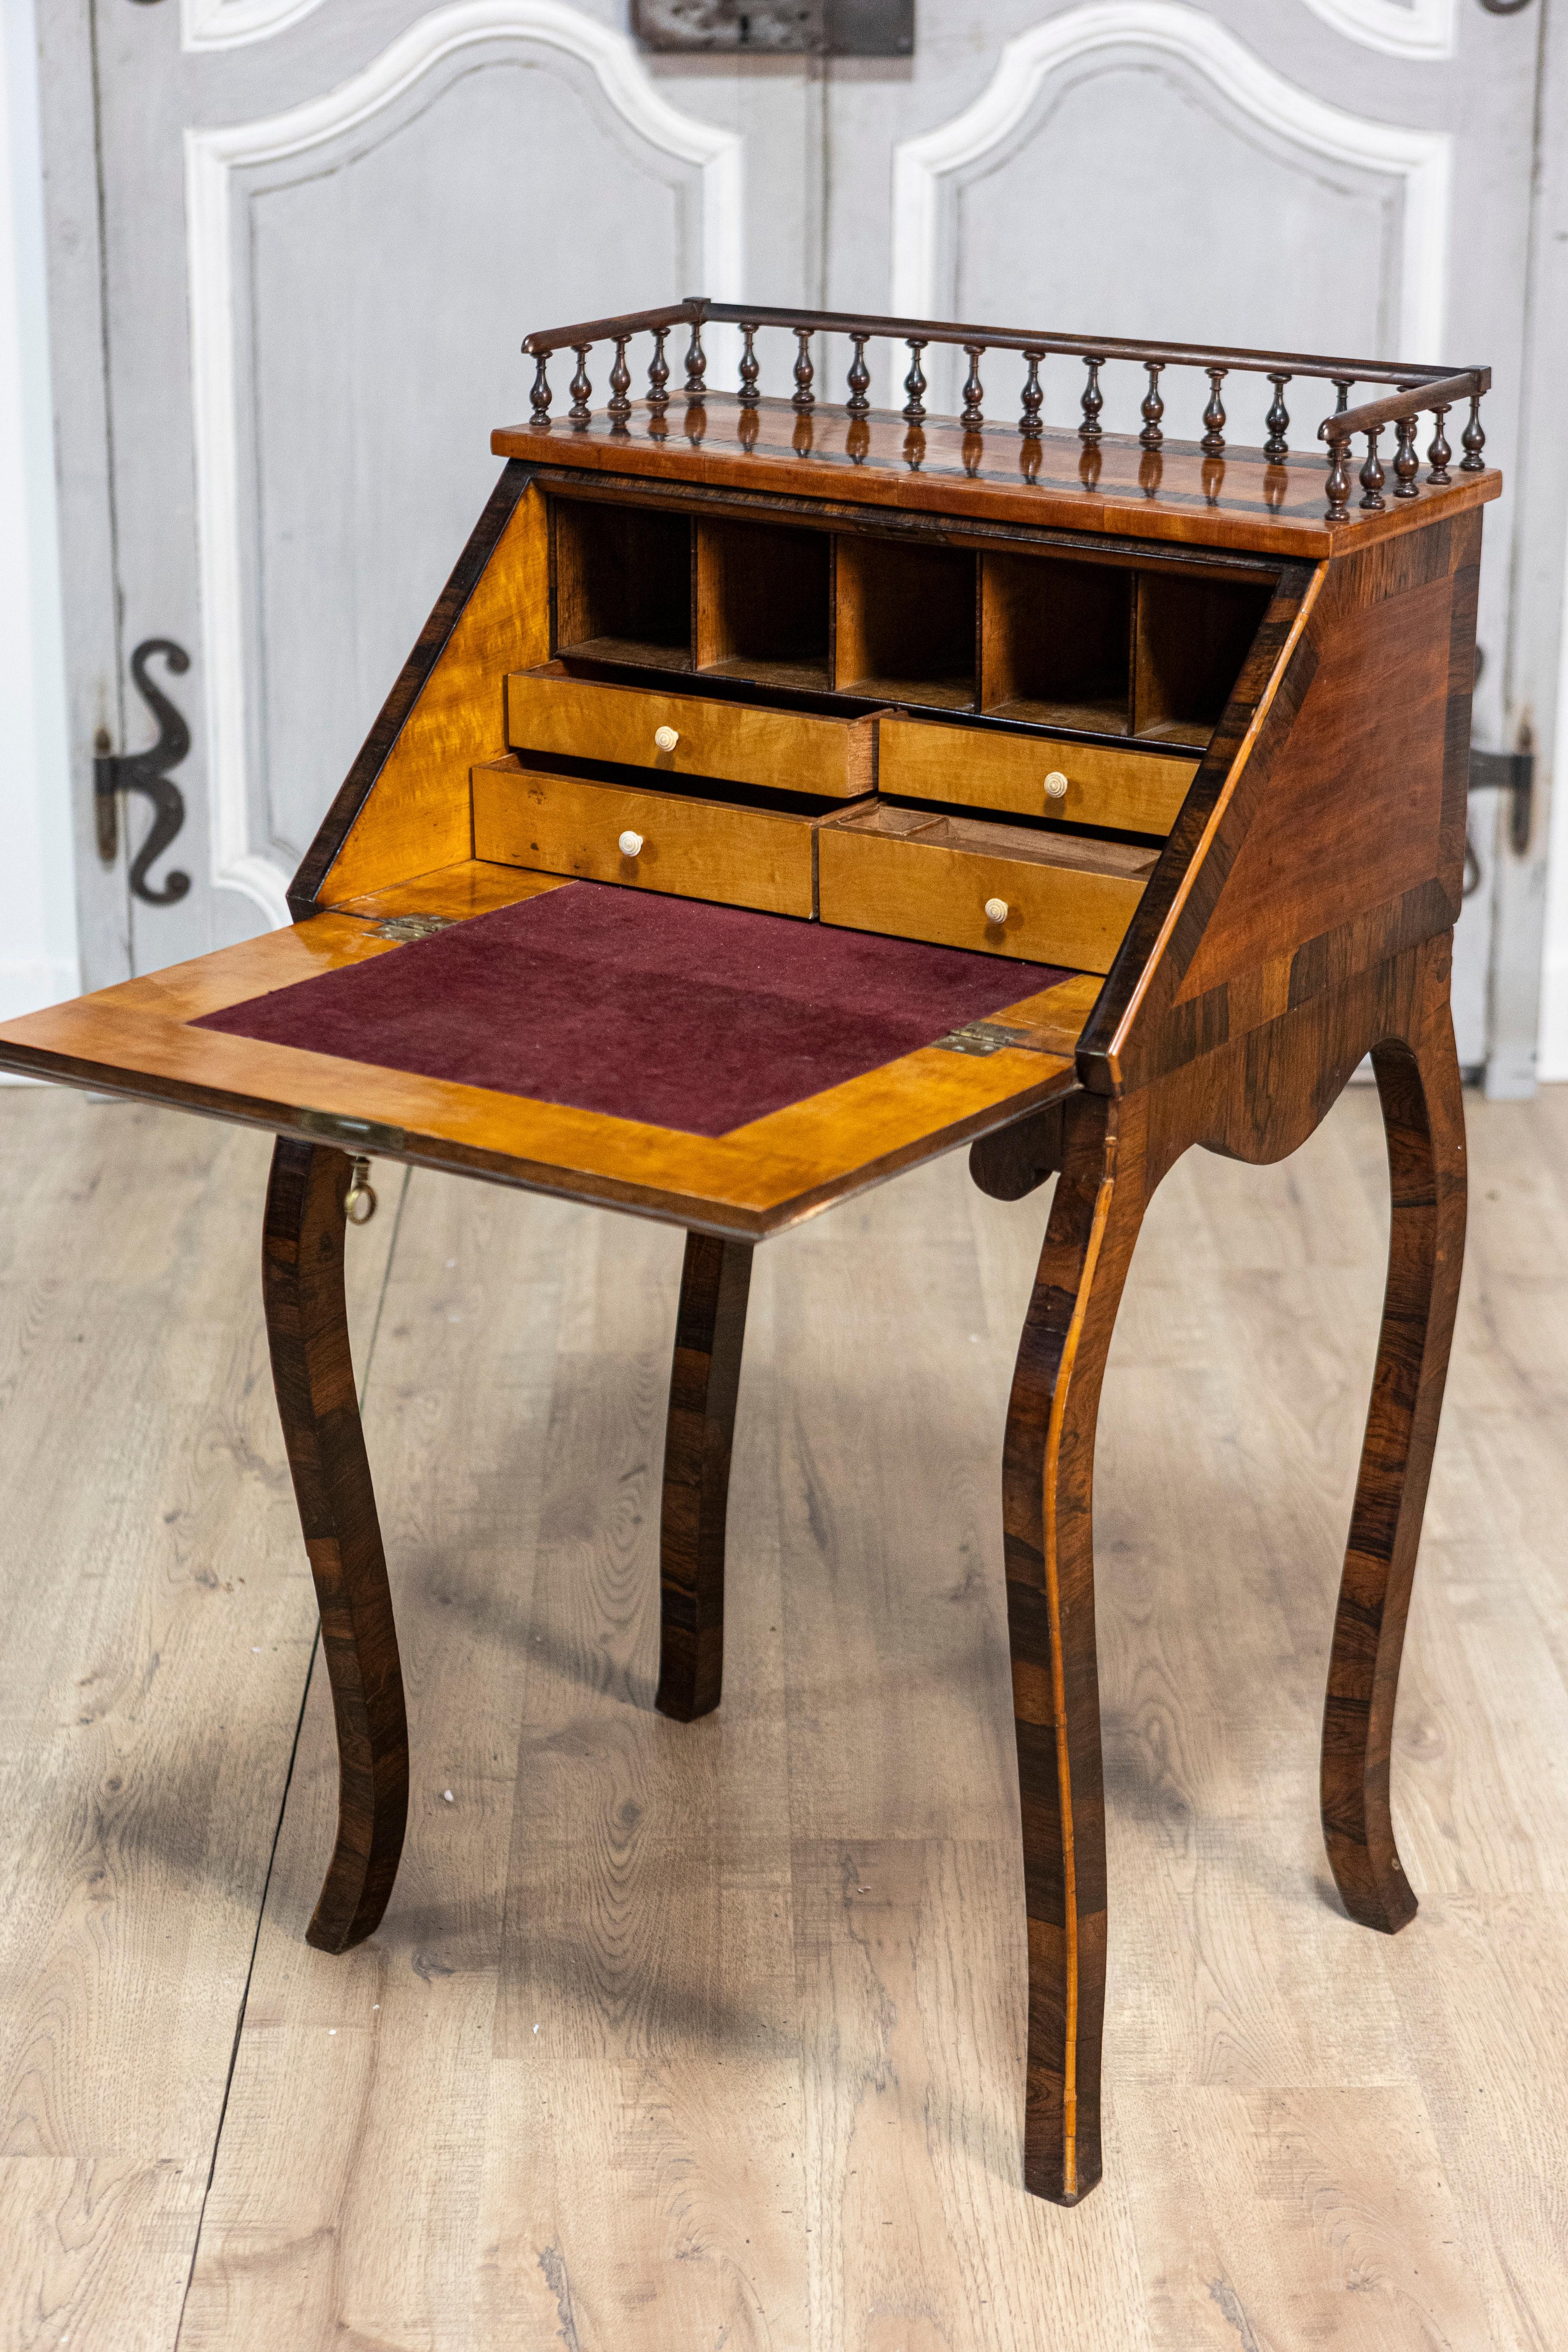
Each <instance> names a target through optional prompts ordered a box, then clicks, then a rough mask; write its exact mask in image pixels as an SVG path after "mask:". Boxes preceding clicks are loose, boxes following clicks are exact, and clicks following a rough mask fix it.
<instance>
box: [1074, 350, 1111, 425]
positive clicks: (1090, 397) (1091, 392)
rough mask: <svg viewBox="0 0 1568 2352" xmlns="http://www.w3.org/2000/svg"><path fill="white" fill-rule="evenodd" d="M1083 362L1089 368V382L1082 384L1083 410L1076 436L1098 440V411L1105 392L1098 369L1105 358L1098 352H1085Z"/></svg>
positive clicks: (1102, 403)
mask: <svg viewBox="0 0 1568 2352" xmlns="http://www.w3.org/2000/svg"><path fill="white" fill-rule="evenodd" d="M1083 363H1084V365H1085V367H1086V368H1087V369H1088V370H1089V382H1088V383H1086V384H1085V385H1084V388H1083V398H1082V399H1081V400H1080V401H1079V407H1080V408H1081V409H1082V411H1083V423H1082V424H1081V425H1079V428H1078V437H1079V440H1080V441H1098V440H1099V438H1100V410H1101V409H1102V408H1103V407H1104V406H1105V394H1104V393H1102V392H1101V390H1100V369H1101V368H1102V367H1103V366H1104V365H1105V360H1104V357H1103V355H1102V354H1101V353H1100V352H1085V353H1084V355H1083Z"/></svg>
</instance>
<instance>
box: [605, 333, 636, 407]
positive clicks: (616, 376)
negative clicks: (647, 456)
mask: <svg viewBox="0 0 1568 2352" xmlns="http://www.w3.org/2000/svg"><path fill="white" fill-rule="evenodd" d="M627 341H629V338H628V337H627V336H626V335H617V336H616V356H615V359H614V361H613V362H612V364H611V367H610V398H609V403H608V407H609V414H610V415H611V416H613V417H614V419H615V421H616V424H617V425H624V424H625V423H626V418H627V417H628V416H629V415H631V413H632V404H631V402H630V400H629V399H628V398H627V396H626V395H627V394H628V393H629V392H630V391H631V388H632V372H631V370H630V368H629V367H627V365H626V344H627Z"/></svg>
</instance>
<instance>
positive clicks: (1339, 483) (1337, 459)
mask: <svg viewBox="0 0 1568 2352" xmlns="http://www.w3.org/2000/svg"><path fill="white" fill-rule="evenodd" d="M1327 488H1328V493H1329V520H1330V521H1331V522H1343V521H1344V520H1345V519H1346V517H1347V516H1348V515H1349V513H1350V504H1351V443H1350V435H1349V434H1348V433H1347V434H1344V435H1343V436H1337V437H1336V438H1335V439H1333V440H1331V442H1330V443H1329V479H1328V484H1327Z"/></svg>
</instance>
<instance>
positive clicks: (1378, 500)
mask: <svg viewBox="0 0 1568 2352" xmlns="http://www.w3.org/2000/svg"><path fill="white" fill-rule="evenodd" d="M1382 430H1383V427H1382V426H1381V425H1373V428H1372V430H1371V432H1370V433H1369V434H1368V435H1367V436H1366V463H1365V465H1364V466H1363V467H1362V469H1361V486H1362V488H1363V491H1364V492H1365V494H1366V495H1365V496H1364V498H1363V499H1362V504H1363V507H1373V508H1377V507H1381V506H1383V505H1384V503H1385V501H1384V495H1383V485H1384V471H1383V467H1382V464H1381V462H1380V460H1379V458H1378V454H1377V436H1378V435H1379V433H1380V432H1381V431H1382Z"/></svg>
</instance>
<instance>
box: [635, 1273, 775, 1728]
mask: <svg viewBox="0 0 1568 2352" xmlns="http://www.w3.org/2000/svg"><path fill="white" fill-rule="evenodd" d="M751 1285H752V1244H750V1242H726V1241H718V1240H715V1239H714V1237H713V1236H712V1235H711V1234H687V1236H686V1260H685V1264H684V1265H682V1267H681V1270H680V1305H679V1309H678V1311H677V1315H676V1323H675V1361H674V1364H673V1365H672V1367H671V1369H670V1375H669V1418H668V1423H667V1424H666V1430H665V1440H664V1500H663V1507H662V1511H661V1514H660V1520H659V1601H660V1612H659V1649H658V1693H657V1695H656V1696H655V1699H654V1705H655V1706H657V1707H658V1710H659V1712H660V1714H661V1715H670V1716H673V1717H675V1718H676V1720H677V1722H679V1723H690V1722H692V1721H694V1720H695V1718H696V1717H698V1716H700V1715H707V1714H708V1713H710V1710H711V1709H712V1708H714V1707H716V1706H718V1704H719V1691H720V1685H721V1680H722V1677H723V1672H724V1517H725V1512H726V1509H727V1507H728V1504H729V1497H730V1448H731V1444H732V1442H733V1439H734V1434H735V1401H736V1398H737V1396H738V1395H739V1392H740V1386H741V1349H742V1343H743V1341H744V1339H745V1335H746V1299H747V1297H748V1294H749V1292H750V1290H751Z"/></svg>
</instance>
